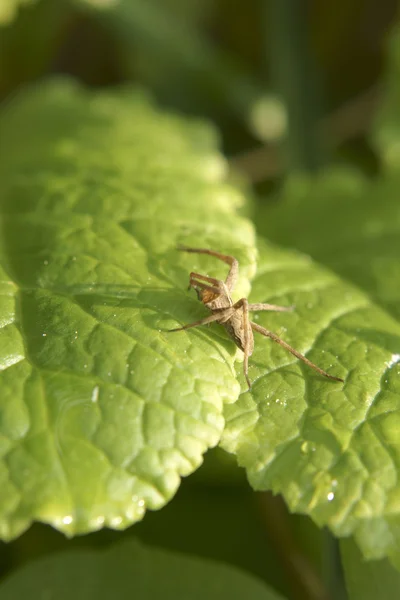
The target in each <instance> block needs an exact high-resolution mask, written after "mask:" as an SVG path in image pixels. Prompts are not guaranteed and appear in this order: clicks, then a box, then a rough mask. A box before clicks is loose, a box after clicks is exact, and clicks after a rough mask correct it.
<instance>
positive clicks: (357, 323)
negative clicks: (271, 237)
mask: <svg viewBox="0 0 400 600" xmlns="http://www.w3.org/2000/svg"><path fill="white" fill-rule="evenodd" d="M259 246H260V261H259V267H258V271H257V276H256V278H255V280H254V282H253V288H252V293H251V296H250V299H251V300H252V301H257V302H260V301H261V302H264V301H271V302H274V303H277V304H282V305H291V304H295V306H296V310H295V312H294V313H292V314H287V315H282V314H281V315H278V314H275V315H273V314H266V313H264V314H262V315H261V313H260V315H259V321H258V322H259V323H260V324H262V325H264V326H265V327H267V328H269V329H272V330H273V331H278V332H279V331H280V332H281V337H283V338H284V339H285V340H286V341H288V342H289V343H290V344H291V345H292V346H294V347H295V348H297V349H298V350H300V351H303V352H304V353H306V354H307V356H308V357H309V358H310V359H311V360H312V361H313V362H315V363H316V364H318V365H319V366H321V367H322V368H323V369H325V370H327V371H328V372H329V373H331V374H333V375H337V376H339V377H343V378H344V379H345V384H344V385H342V384H340V383H335V382H332V381H329V380H327V379H324V378H323V377H321V376H319V375H317V374H316V373H315V372H313V371H312V370H311V369H309V368H308V367H307V366H306V365H304V364H303V363H301V362H300V361H296V360H294V359H293V357H292V356H291V355H290V354H288V353H286V352H285V351H284V350H283V349H281V348H280V347H279V346H277V345H276V344H273V343H272V342H270V341H269V340H265V339H263V338H261V337H260V336H258V339H257V340H256V349H255V352H254V356H253V358H252V360H251V365H252V366H251V368H250V373H249V374H250V378H251V379H252V380H253V382H254V383H253V386H252V389H251V392H250V393H243V394H242V395H241V396H240V397H239V399H238V401H237V402H235V404H233V405H231V406H226V408H225V417H226V420H227V425H226V429H225V431H224V436H223V447H224V448H225V449H227V450H228V451H231V452H235V453H236V454H237V456H238V460H239V464H241V465H242V466H245V467H246V469H247V473H248V477H249V480H250V483H251V485H252V486H253V487H254V488H255V489H257V490H272V491H273V492H275V493H278V492H280V493H282V494H283V496H284V497H285V499H286V501H287V502H288V505H289V507H290V509H291V510H292V511H296V512H302V513H305V514H308V515H310V516H312V518H313V519H314V520H315V521H316V522H317V523H318V524H319V525H320V526H322V525H328V526H329V527H330V528H331V530H332V531H333V532H334V533H335V534H336V535H339V536H346V535H349V534H350V533H354V534H355V537H356V540H357V542H358V543H359V544H360V547H361V548H362V550H363V552H364V553H365V554H366V555H367V556H369V557H380V556H384V555H385V554H388V553H392V552H393V551H394V549H395V547H396V544H397V533H396V531H397V530H396V529H393V525H394V524H395V523H396V522H397V520H398V514H399V511H400V506H399V502H398V498H399V489H400V488H399V484H398V480H399V478H398V471H399V467H400V462H399V461H400V457H399V455H398V451H397V449H398V431H399V428H400V420H399V419H400V415H399V410H398V406H399V394H400V387H399V382H400V378H399V374H400V364H399V358H400V355H399V354H395V353H394V352H395V348H397V347H398V345H397V344H398V341H399V340H400V324H399V323H398V321H397V320H396V319H394V318H393V317H392V316H391V315H390V313H389V312H386V311H384V310H383V309H382V308H379V307H378V306H376V305H375V304H374V302H373V301H372V300H371V298H369V297H368V295H366V294H365V293H363V292H362V291H361V290H360V289H358V288H357V287H355V286H352V285H350V284H349V283H347V282H345V281H343V280H340V279H338V278H337V277H336V276H335V275H334V274H333V273H332V272H330V271H327V270H325V269H323V268H322V267H320V266H318V265H316V264H315V263H313V262H312V261H311V260H310V259H309V258H308V257H304V256H302V255H299V254H298V253H293V252H289V251H284V250H280V249H277V248H275V247H273V246H271V245H267V244H266V243H265V242H260V244H259ZM280 328H281V329H280Z"/></svg>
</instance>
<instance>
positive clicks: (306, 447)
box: [300, 442, 309, 454]
mask: <svg viewBox="0 0 400 600" xmlns="http://www.w3.org/2000/svg"><path fill="white" fill-rule="evenodd" d="M300 450H301V451H302V453H303V454H307V452H308V450H309V443H308V442H303V443H302V444H301V446H300Z"/></svg>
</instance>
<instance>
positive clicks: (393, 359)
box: [387, 354, 400, 368]
mask: <svg viewBox="0 0 400 600" xmlns="http://www.w3.org/2000/svg"><path fill="white" fill-rule="evenodd" d="M399 361H400V354H392V356H391V359H390V360H389V361H388V363H387V366H388V367H389V368H390V367H393V365H395V364H396V363H398V362H399Z"/></svg>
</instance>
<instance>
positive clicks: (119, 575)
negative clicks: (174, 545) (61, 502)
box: [0, 542, 282, 600]
mask: <svg viewBox="0 0 400 600" xmlns="http://www.w3.org/2000/svg"><path fill="white" fill-rule="evenodd" d="M0 593H1V597H2V598H3V599H4V600H7V599H11V598H12V599H13V600H18V599H19V598H21V599H22V598H26V594H27V593H28V594H29V597H30V598H32V599H33V600H36V599H39V598H43V594H47V595H48V596H50V597H56V598H59V599H60V600H67V599H70V598H76V600H79V599H80V598H82V599H85V600H90V599H92V598H93V599H95V598H96V600H97V599H100V600H101V599H102V598H111V597H112V598H126V597H128V596H132V597H139V598H141V599H143V600H146V599H147V598H148V599H149V600H150V599H153V598H165V599H166V600H168V599H175V598H185V599H186V598H187V599H188V600H195V599H202V598H209V599H210V600H214V599H215V600H217V599H218V600H220V599H221V598H229V599H233V600H235V599H237V600H239V599H240V600H241V599H244V598H249V597H250V598H252V599H254V600H279V598H282V596H279V595H278V594H277V593H276V592H274V591H272V589H271V588H268V587H267V586H266V585H265V584H264V583H262V582H261V581H259V580H258V579H256V578H255V577H253V576H250V575H247V574H246V573H244V572H243V571H240V570H239V569H236V568H234V567H231V566H230V567H228V566H226V565H224V564H222V563H217V562H213V561H210V560H205V559H201V558H195V557H191V556H187V555H183V554H177V553H174V552H167V551H165V550H158V549H156V548H146V547H145V546H143V545H141V544H138V543H137V542H136V543H135V542H125V543H120V544H117V545H114V546H112V547H111V548H110V549H109V550H107V551H105V552H99V551H97V552H93V551H84V550H80V551H79V550H77V551H75V552H73V553H62V554H59V555H57V556H53V557H50V558H44V559H41V560H38V561H36V562H35V563H32V564H30V565H28V566H26V567H24V568H22V569H20V570H19V571H17V572H15V573H14V574H13V575H11V576H10V577H9V578H8V580H6V581H5V582H4V583H3V584H2V585H1V586H0Z"/></svg>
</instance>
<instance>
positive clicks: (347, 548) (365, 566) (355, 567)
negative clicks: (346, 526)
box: [340, 538, 400, 600]
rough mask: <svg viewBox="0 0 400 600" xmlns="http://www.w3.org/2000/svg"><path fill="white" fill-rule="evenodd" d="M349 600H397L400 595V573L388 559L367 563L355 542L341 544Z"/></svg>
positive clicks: (346, 541) (348, 540)
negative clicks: (381, 599) (378, 599)
mask: <svg viewBox="0 0 400 600" xmlns="http://www.w3.org/2000/svg"><path fill="white" fill-rule="evenodd" d="M340 549H341V555H342V562H343V568H344V572H345V575H346V584H347V591H348V594H349V600H358V599H359V598H362V599H363V600H376V599H377V598H385V599H387V600H396V599H397V598H398V597H399V594H400V573H399V572H398V571H396V569H394V568H393V566H392V565H391V564H390V562H389V561H388V560H387V559H383V560H379V561H378V560H377V561H366V560H365V559H363V557H362V555H361V553H360V550H359V549H358V547H357V544H355V543H354V540H352V539H351V538H350V539H346V540H342V541H341V543H340Z"/></svg>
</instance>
